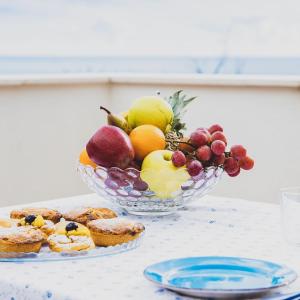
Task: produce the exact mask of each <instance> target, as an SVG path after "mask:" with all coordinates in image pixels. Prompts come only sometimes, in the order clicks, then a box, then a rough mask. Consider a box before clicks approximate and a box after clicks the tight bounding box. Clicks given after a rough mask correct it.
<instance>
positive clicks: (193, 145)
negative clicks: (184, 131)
mask: <svg viewBox="0 0 300 300" xmlns="http://www.w3.org/2000/svg"><path fill="white" fill-rule="evenodd" d="M226 146H227V139H226V137H225V135H224V133H223V128H222V127H221V126H220V125H218V124H214V125H212V126H211V127H209V128H208V129H206V128H198V129H197V130H196V131H194V132H193V133H192V134H191V136H190V137H189V138H188V139H187V138H185V139H184V140H182V141H180V142H178V150H176V151H175V152H174V153H173V156H172V162H173V165H174V166H175V167H182V166H184V165H186V166H187V171H188V173H189V174H190V175H191V176H197V175H199V174H200V172H201V171H202V170H203V169H204V168H207V167H210V166H214V167H222V168H224V170H225V172H226V173H227V174H228V175H229V176H231V177H235V176H237V175H239V174H240V171H241V169H243V170H250V169H252V168H253V166H254V160H253V159H252V158H250V157H249V156H247V150H246V149H245V148H244V147H243V146H242V145H234V146H232V147H231V148H230V151H226Z"/></svg>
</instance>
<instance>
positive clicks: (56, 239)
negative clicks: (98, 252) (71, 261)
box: [48, 234, 95, 252]
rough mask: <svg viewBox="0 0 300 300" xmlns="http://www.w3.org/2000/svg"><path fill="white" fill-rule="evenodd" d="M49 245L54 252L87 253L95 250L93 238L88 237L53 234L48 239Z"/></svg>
mask: <svg viewBox="0 0 300 300" xmlns="http://www.w3.org/2000/svg"><path fill="white" fill-rule="evenodd" d="M48 244H49V248H50V249H51V250H52V251H54V252H65V251H66V252H68V251H84V250H85V251H87V250H91V249H93V248H95V244H94V242H93V240H92V239H91V237H89V236H86V235H69V236H67V235H64V234H52V235H50V236H49V237H48Z"/></svg>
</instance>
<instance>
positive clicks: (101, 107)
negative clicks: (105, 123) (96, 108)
mask: <svg viewBox="0 0 300 300" xmlns="http://www.w3.org/2000/svg"><path fill="white" fill-rule="evenodd" d="M100 109H103V110H104V111H106V112H107V114H109V115H111V112H110V111H109V110H108V109H107V108H105V107H103V106H100Z"/></svg>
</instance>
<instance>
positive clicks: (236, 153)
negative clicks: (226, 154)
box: [230, 145, 247, 160]
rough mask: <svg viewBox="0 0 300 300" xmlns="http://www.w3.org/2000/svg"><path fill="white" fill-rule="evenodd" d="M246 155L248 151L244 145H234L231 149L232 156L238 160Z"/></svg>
mask: <svg viewBox="0 0 300 300" xmlns="http://www.w3.org/2000/svg"><path fill="white" fill-rule="evenodd" d="M246 154H247V150H246V149H245V148H244V147H243V146H242V145H234V146H232V147H231V149H230V155H231V156H232V157H234V158H235V159H237V160H239V159H242V158H243V157H245V156H246Z"/></svg>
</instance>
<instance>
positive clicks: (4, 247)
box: [0, 227, 44, 253]
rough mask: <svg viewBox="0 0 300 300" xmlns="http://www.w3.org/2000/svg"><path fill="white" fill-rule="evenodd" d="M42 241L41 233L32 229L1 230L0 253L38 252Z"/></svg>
mask: <svg viewBox="0 0 300 300" xmlns="http://www.w3.org/2000/svg"><path fill="white" fill-rule="evenodd" d="M43 239H44V235H43V233H42V232H41V231H40V230H39V229H35V228H33V227H12V228H1V229H0V252H18V253H19V252H25V253H29V252H39V251H40V249H41V246H42V242H43Z"/></svg>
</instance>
